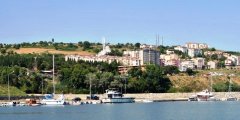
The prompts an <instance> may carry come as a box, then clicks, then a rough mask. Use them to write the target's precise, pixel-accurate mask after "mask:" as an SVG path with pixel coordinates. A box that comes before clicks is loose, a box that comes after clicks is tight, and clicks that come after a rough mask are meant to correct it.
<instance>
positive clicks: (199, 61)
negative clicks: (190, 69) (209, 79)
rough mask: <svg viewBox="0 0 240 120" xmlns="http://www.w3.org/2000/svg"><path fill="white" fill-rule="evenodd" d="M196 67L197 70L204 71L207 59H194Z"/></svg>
mask: <svg viewBox="0 0 240 120" xmlns="http://www.w3.org/2000/svg"><path fill="white" fill-rule="evenodd" d="M192 60H193V62H194V66H195V68H196V69H203V68H204V67H205V58H201V57H198V58H193V59H192Z"/></svg>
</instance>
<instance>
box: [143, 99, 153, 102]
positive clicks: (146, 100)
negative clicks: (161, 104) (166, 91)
mask: <svg viewBox="0 0 240 120" xmlns="http://www.w3.org/2000/svg"><path fill="white" fill-rule="evenodd" d="M142 102H143V103H152V102H153V100H149V99H145V100H143V101H142Z"/></svg>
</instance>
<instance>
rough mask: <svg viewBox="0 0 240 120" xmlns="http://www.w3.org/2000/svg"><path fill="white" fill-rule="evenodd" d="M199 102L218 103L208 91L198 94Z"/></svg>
mask: <svg viewBox="0 0 240 120" xmlns="http://www.w3.org/2000/svg"><path fill="white" fill-rule="evenodd" d="M197 101H216V98H215V97H214V95H213V94H212V92H210V91H208V90H207V89H206V90H203V91H201V92H199V93H197Z"/></svg>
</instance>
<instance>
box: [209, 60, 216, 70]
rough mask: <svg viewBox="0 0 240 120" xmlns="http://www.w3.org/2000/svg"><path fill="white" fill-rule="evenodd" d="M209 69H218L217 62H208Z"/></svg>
mask: <svg viewBox="0 0 240 120" xmlns="http://www.w3.org/2000/svg"><path fill="white" fill-rule="evenodd" d="M207 68H208V69H216V68H217V62H216V61H209V62H207Z"/></svg>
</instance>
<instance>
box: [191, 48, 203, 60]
mask: <svg viewBox="0 0 240 120" xmlns="http://www.w3.org/2000/svg"><path fill="white" fill-rule="evenodd" d="M188 55H189V56H190V57H192V58H193V57H196V56H198V55H202V50H201V49H188Z"/></svg>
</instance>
